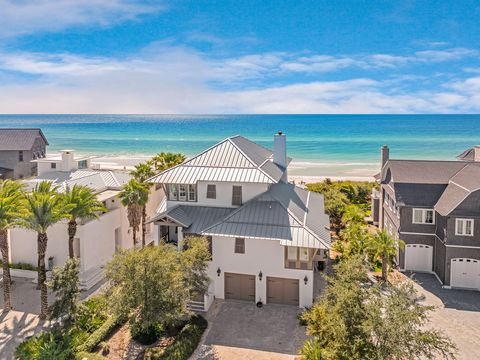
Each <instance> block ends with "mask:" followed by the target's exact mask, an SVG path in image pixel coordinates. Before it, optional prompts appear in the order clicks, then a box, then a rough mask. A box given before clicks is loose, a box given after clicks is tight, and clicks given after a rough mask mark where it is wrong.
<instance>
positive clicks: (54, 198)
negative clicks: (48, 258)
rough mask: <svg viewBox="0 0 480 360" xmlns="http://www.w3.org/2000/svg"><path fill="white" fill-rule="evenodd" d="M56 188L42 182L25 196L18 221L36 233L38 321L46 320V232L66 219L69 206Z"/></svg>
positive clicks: (46, 182)
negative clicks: (24, 209)
mask: <svg viewBox="0 0 480 360" xmlns="http://www.w3.org/2000/svg"><path fill="white" fill-rule="evenodd" d="M57 189H58V188H57V187H55V186H53V185H52V184H51V183H50V182H48V181H42V182H41V183H39V184H38V185H37V186H36V187H35V189H34V190H33V191H32V192H31V193H29V194H27V195H26V196H25V200H26V201H25V208H26V212H25V214H23V215H22V218H21V220H20V224H21V226H23V227H24V228H27V229H29V230H33V231H35V232H37V254H38V286H39V288H40V304H41V306H40V319H42V320H44V319H46V318H47V313H48V299H47V284H46V278H47V275H46V268H45V254H46V251H47V243H48V236H47V230H48V228H50V227H51V226H52V225H55V224H56V223H58V222H59V221H60V220H64V219H67V218H68V216H69V214H68V212H69V210H70V206H69V205H67V204H66V203H65V201H64V199H63V196H61V195H60V194H59V193H58V192H57Z"/></svg>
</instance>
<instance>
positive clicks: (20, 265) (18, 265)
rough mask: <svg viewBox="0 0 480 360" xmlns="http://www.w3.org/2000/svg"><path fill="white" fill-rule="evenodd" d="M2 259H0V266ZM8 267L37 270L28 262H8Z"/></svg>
mask: <svg viewBox="0 0 480 360" xmlns="http://www.w3.org/2000/svg"><path fill="white" fill-rule="evenodd" d="M2 264H3V263H2V261H1V260H0V267H1V266H2ZM8 267H9V268H10V269H19V270H31V271H38V268H37V267H36V266H35V265H32V264H29V263H22V262H19V263H10V264H8Z"/></svg>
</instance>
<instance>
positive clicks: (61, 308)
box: [48, 259, 80, 328]
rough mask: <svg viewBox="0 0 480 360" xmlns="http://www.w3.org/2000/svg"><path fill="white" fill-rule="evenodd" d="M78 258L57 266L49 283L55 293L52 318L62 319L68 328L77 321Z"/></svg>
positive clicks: (51, 311)
mask: <svg viewBox="0 0 480 360" xmlns="http://www.w3.org/2000/svg"><path fill="white" fill-rule="evenodd" d="M79 265H80V261H79V260H78V259H68V260H67V262H66V263H65V265H64V266H63V267H55V268H54V269H53V272H52V280H51V282H50V283H49V284H48V285H49V286H50V287H51V289H52V290H53V292H54V293H55V298H56V299H55V302H54V303H53V305H52V306H51V307H50V318H51V319H52V320H61V321H63V323H64V325H65V326H66V327H67V328H68V327H69V326H70V325H72V324H73V323H74V322H75V314H76V313H77V302H78V298H79V295H80V278H79V273H80V269H79Z"/></svg>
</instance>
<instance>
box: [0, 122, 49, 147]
mask: <svg viewBox="0 0 480 360" xmlns="http://www.w3.org/2000/svg"><path fill="white" fill-rule="evenodd" d="M38 137H41V138H42V140H43V141H44V142H45V145H48V141H47V139H46V138H45V135H43V132H42V130H41V129H20V128H18V129H7V128H3V129H2V128H0V151H15V150H25V151H27V150H30V149H32V147H33V145H34V144H35V140H36V139H37V138H38Z"/></svg>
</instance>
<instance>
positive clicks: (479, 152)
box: [473, 145, 480, 162]
mask: <svg viewBox="0 0 480 360" xmlns="http://www.w3.org/2000/svg"><path fill="white" fill-rule="evenodd" d="M473 161H479V162H480V145H475V147H474V148H473Z"/></svg>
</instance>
